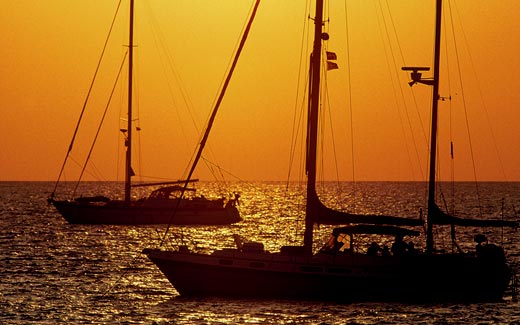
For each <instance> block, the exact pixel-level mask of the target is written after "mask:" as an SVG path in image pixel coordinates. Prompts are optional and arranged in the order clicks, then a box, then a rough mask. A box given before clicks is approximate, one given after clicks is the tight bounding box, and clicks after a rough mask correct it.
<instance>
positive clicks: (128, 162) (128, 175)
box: [125, 0, 134, 204]
mask: <svg viewBox="0 0 520 325" xmlns="http://www.w3.org/2000/svg"><path fill="white" fill-rule="evenodd" d="M129 21H130V26H129V33H128V126H127V131H126V139H125V146H126V158H125V203H127V204H128V203H129V202H130V191H131V190H130V188H131V182H132V176H133V174H134V173H133V171H132V96H133V95H132V88H133V87H132V79H133V77H132V74H133V63H134V0H130V19H129Z"/></svg>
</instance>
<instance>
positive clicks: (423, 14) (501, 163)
mask: <svg viewBox="0 0 520 325" xmlns="http://www.w3.org/2000/svg"><path fill="white" fill-rule="evenodd" d="M329 2H330V7H329V10H328V12H329V14H328V15H329V16H330V23H329V24H327V25H326V28H327V29H328V30H330V31H329V33H330V36H331V38H330V40H329V41H328V42H327V43H326V47H327V49H328V50H330V51H334V52H336V53H337V55H338V64H339V66H340V69H339V70H331V71H329V72H328V73H327V82H326V84H327V86H328V87H327V88H328V91H327V95H326V96H324V97H326V98H327V100H326V101H325V103H324V104H323V107H324V108H325V110H324V113H323V117H324V121H325V123H324V124H323V130H324V134H325V137H324V138H325V140H327V141H324V143H323V160H322V162H323V163H322V164H323V177H324V178H325V179H332V180H334V179H337V178H339V179H341V180H351V179H353V178H354V179H356V180H423V179H424V175H426V166H427V161H426V153H427V150H428V147H427V144H426V143H427V134H428V133H429V127H428V123H429V107H430V103H429V101H430V96H431V94H430V93H431V89H430V88H428V87H427V86H423V85H416V86H414V87H413V88H412V89H410V87H408V85H407V81H408V78H409V76H408V75H407V74H406V73H404V72H402V71H400V67H401V66H403V65H415V66H431V64H432V51H433V49H432V45H433V18H434V1H433V0H421V1H417V0H397V1H394V0H387V1H376V0H368V1H367V0H347V1H344V0H333V1H329ZM345 2H346V3H347V7H348V25H347V24H346V23H345V20H344V16H345ZM136 3H137V8H136V16H137V18H136V19H137V21H136V44H137V47H136V93H137V95H136V103H137V104H136V109H135V111H136V114H135V116H134V118H135V119H139V120H138V121H136V123H137V124H138V125H139V126H140V127H141V129H142V131H140V133H139V134H140V136H139V140H140V146H136V147H141V148H142V149H141V151H140V152H139V153H138V152H136V153H135V155H134V156H135V162H134V164H133V165H134V169H136V172H137V173H138V174H139V175H145V176H154V177H164V178H173V179H177V178H180V177H181V176H182V172H183V171H184V170H185V168H186V166H187V164H188V161H189V159H190V155H191V153H192V152H193V150H194V148H195V145H196V143H197V140H198V137H199V134H200V129H201V126H202V125H203V124H204V121H205V119H206V117H207V116H208V115H209V112H210V110H211V108H212V105H213V102H214V100H215V98H216V96H217V93H218V89H219V85H220V83H221V82H222V80H223V78H224V75H225V72H226V68H227V66H228V64H229V62H230V60H231V58H232V55H233V51H234V46H235V44H236V43H237V40H238V39H239V37H240V33H241V29H242V27H243V26H244V24H245V21H246V19H247V15H248V12H249V10H250V7H251V4H252V1H245V0H221V1H212V0H173V1H172V0H137V1H136ZM116 6H117V1H115V0H114V1H107V0H89V1H79V0H78V1H69V0H47V1H37V0H17V1H2V10H1V11H0V29H1V30H2V34H1V36H0V39H1V41H2V42H1V43H2V46H1V47H0V58H1V59H0V112H1V116H2V118H0V148H1V150H2V153H1V155H0V166H1V171H0V180H2V181H6V180H55V179H56V178H57V176H58V173H59V169H60V167H61V164H62V162H63V159H64V157H65V153H66V149H67V147H68V145H69V142H70V139H71V136H72V133H73V131H74V125H75V123H76V121H77V119H78V116H79V114H80V111H81V108H82V105H83V101H84V99H85V96H86V94H87V91H88V88H89V85H90V82H91V79H92V76H93V74H94V71H95V67H96V64H97V60H98V59H99V56H100V53H101V49H102V47H103V43H104V40H105V37H106V34H107V31H108V28H109V26H110V22H111V20H112V17H113V14H114V12H115V8H116ZM305 7H306V1H304V0H291V1H280V0H263V2H262V3H261V4H260V8H259V12H258V15H257V19H256V20H255V22H254V24H253V28H252V31H251V34H250V37H249V40H248V42H247V44H246V47H245V49H244V52H243V55H242V57H241V59H240V61H239V64H238V67H237V70H236V73H235V76H234V78H233V79H232V82H231V84H230V87H229V90H228V93H227V95H226V97H225V100H224V102H223V104H222V107H221V110H220V112H219V115H218V117H217V121H216V123H215V128H214V131H213V133H212V135H211V137H210V141H209V149H208V150H207V151H206V152H205V157H206V158H207V159H208V160H209V161H211V162H212V163H216V164H218V165H219V166H221V168H223V169H224V170H226V171H228V172H230V173H232V174H233V175H235V176H236V177H238V178H239V179H242V180H285V179H286V178H287V175H288V169H289V160H290V155H289V152H290V150H291V138H292V136H293V129H294V128H293V120H294V115H295V110H297V112H299V111H300V110H301V109H302V108H303V107H304V106H303V104H302V103H303V102H304V99H303V98H302V94H303V87H304V86H305V82H306V73H307V72H306V66H307V63H306V61H305V60H307V56H308V53H309V50H308V46H307V45H308V44H309V43H307V41H306V40H307V39H308V38H307V34H304V27H303V26H304V23H305V22H306V20H307V17H308V16H309V14H308V13H306V9H305ZM445 9H446V13H448V12H451V15H446V16H445V25H444V28H445V31H446V32H447V33H446V34H445V35H446V36H444V37H443V51H446V53H448V52H449V53H451V54H446V55H445V54H444V52H443V71H442V73H441V77H442V78H443V79H442V81H441V84H442V86H441V88H442V89H441V96H443V97H446V98H448V97H451V100H446V101H443V102H441V103H440V114H441V117H440V123H441V124H440V132H441V134H440V142H439V151H440V156H441V159H440V160H441V165H440V170H441V179H443V180H449V179H450V178H451V175H452V174H453V175H455V176H454V177H455V179H457V180H474V179H475V178H476V179H477V180H482V181H483V180H498V181H504V180H508V181H513V180H516V181H520V127H519V123H520V122H519V121H520V80H519V76H520V58H519V54H518V53H520V51H519V50H520V22H519V21H520V20H519V19H518V18H519V17H518V15H519V13H520V2H519V1H516V0H501V1H485V0H458V1H446V2H445ZM121 10H122V13H123V14H122V15H121V17H119V18H118V20H117V21H116V25H115V31H114V36H113V38H112V39H111V42H110V44H109V50H107V54H106V59H105V61H104V63H103V65H102V68H101V70H100V73H99V80H98V83H96V85H95V87H94V90H93V94H92V101H91V105H89V108H88V110H89V111H88V113H87V115H86V116H85V120H84V122H83V123H84V128H83V129H82V131H80V133H79V135H78V142H77V143H76V144H75V150H74V152H73V154H72V155H71V156H72V158H73V159H74V161H76V162H78V163H81V162H82V161H83V159H84V156H85V154H86V152H87V151H88V145H89V143H90V140H86V138H85V136H90V137H92V132H94V131H95V129H96V127H97V123H98V121H99V119H100V117H101V114H102V112H103V110H104V108H105V105H106V103H107V96H108V94H109V93H110V89H111V87H112V84H113V80H114V78H115V74H116V72H117V69H118V66H119V64H120V62H121V59H122V57H123V53H124V51H125V47H124V45H125V44H127V36H126V32H127V31H126V28H127V25H126V19H127V12H126V11H127V1H123V4H122V9H121ZM389 12H391V15H390V14H389ZM307 23H308V21H307ZM347 26H348V35H349V38H348V44H349V49H350V50H349V51H347V45H346V44H347V42H346V40H345V39H346V38H345V34H346V29H347ZM453 34H456V35H457V36H456V38H453V36H452V35H453ZM395 35H397V37H398V40H397V39H396V36H395ZM302 40H303V44H302ZM158 48H160V50H158ZM302 48H303V49H304V50H303V51H302ZM164 49H167V51H166V52H165V51H164ZM161 53H162V54H161ZM302 53H303V54H302ZM453 53H456V54H457V55H454V54H453ZM347 59H348V60H347ZM300 60H304V61H300ZM300 62H302V63H301V64H300ZM349 62H350V65H349ZM300 66H302V67H304V68H303V69H301V70H300V69H299V67H300ZM299 71H301V72H299ZM448 71H449V74H448ZM458 72H461V77H459V76H458ZM425 76H428V73H425ZM121 78H122V82H121V83H120V85H118V86H117V87H116V91H115V95H114V97H113V99H112V103H111V105H110V108H109V112H108V113H107V118H106V124H105V125H104V127H103V128H102V130H101V133H100V140H99V141H98V146H96V149H95V150H94V152H93V154H92V164H91V167H95V169H94V170H95V173H96V175H97V177H93V176H91V174H87V177H86V179H105V180H115V179H118V180H121V179H122V178H123V172H122V171H120V169H118V168H117V165H119V166H121V162H122V157H123V149H122V148H121V145H122V142H123V140H122V138H121V135H120V132H119V129H120V128H121V127H124V121H123V120H122V118H125V110H126V108H125V95H124V90H125V81H124V80H125V78H126V76H122V77H121ZM175 78H178V79H177V80H176V79H175ZM179 80H181V81H180V82H179ZM298 80H300V82H299V84H298ZM179 85H182V87H183V88H182V89H183V93H184V95H181V93H180V92H179V90H178V89H179ZM349 85H350V87H349ZM412 91H413V93H412ZM349 94H350V95H349ZM412 94H413V95H414V96H415V97H413V96H412ZM297 95H298V96H299V97H297ZM414 98H415V99H414ZM186 103H188V105H186ZM186 106H189V113H188V109H187V108H186ZM329 108H330V110H329ZM450 116H451V118H450ZM351 117H352V121H351ZM300 124H301V123H300ZM195 125H197V128H198V129H197V128H196V127H195ZM303 125H304V124H301V125H300V128H299V129H298V130H299V131H298V132H299V133H298V135H299V138H300V139H301V138H302V137H301V131H302V130H303V128H304V126H303ZM467 125H469V131H468V128H467ZM332 132H333V133H334V139H335V141H334V147H333V146H332V144H331V141H329V140H330V138H331V136H330V134H331V133H332ZM449 134H451V138H452V139H453V143H454V147H455V160H454V161H453V163H450V159H449V147H450V144H449V143H450V140H449V139H450V136H449ZM468 134H469V135H470V137H471V142H468V140H466V138H467V136H468ZM105 139H106V140H105ZM469 144H471V150H468V149H466V148H467V147H469V146H468V145H469ZM296 146H297V147H296V152H297V154H296V156H295V162H294V163H293V166H292V171H291V174H292V175H295V174H299V173H300V171H301V163H300V162H299V161H300V158H301V147H302V145H301V141H299V142H297V145H296ZM85 148H86V149H85ZM334 148H335V149H334ZM471 151H472V152H473V158H471V155H469V153H470V152H471ZM138 160H139V161H141V164H138V162H137V161H138ZM74 161H71V167H70V169H67V170H66V172H65V177H64V179H67V180H74V177H75V176H76V175H77V173H78V167H77V166H76V165H75V163H74ZM203 165H204V164H203ZM118 170H119V171H118ZM336 170H337V171H336ZM213 171H214V170H213ZM452 171H453V172H452ZM196 176H197V177H200V178H202V179H209V180H211V179H213V178H212V176H211V172H210V171H208V169H207V168H205V167H204V166H201V167H200V168H199V169H198V170H197V172H196ZM226 178H227V179H234V177H231V176H226Z"/></svg>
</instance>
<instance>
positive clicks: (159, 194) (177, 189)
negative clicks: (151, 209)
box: [148, 185, 196, 200]
mask: <svg viewBox="0 0 520 325" xmlns="http://www.w3.org/2000/svg"><path fill="white" fill-rule="evenodd" d="M182 190H183V187H182V186H179V185H175V186H166V187H161V188H159V189H156V190H154V191H152V193H150V196H149V197H148V199H150V200H167V199H178V198H180V197H181V193H182ZM195 191H196V190H195V189H194V188H186V189H185V192H184V193H185V194H187V193H195Z"/></svg>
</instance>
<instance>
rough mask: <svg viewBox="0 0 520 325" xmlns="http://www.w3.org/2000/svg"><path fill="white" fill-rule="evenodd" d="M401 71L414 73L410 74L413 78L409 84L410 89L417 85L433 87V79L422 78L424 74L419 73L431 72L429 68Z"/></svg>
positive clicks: (407, 68)
mask: <svg viewBox="0 0 520 325" xmlns="http://www.w3.org/2000/svg"><path fill="white" fill-rule="evenodd" d="M401 70H403V71H412V72H411V73H410V76H411V78H412V81H410V82H409V83H408V84H409V85H410V87H412V86H413V85H414V84H415V83H422V84H425V85H429V86H433V78H427V79H426V78H425V79H423V78H422V73H421V72H419V71H430V68H429V67H402V68H401Z"/></svg>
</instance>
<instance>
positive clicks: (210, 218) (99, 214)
mask: <svg viewBox="0 0 520 325" xmlns="http://www.w3.org/2000/svg"><path fill="white" fill-rule="evenodd" d="M129 9H130V15H129V22H130V23H129V33H128V34H129V41H128V60H127V62H128V113H127V114H128V117H127V119H126V120H127V121H128V125H127V127H126V129H124V130H122V131H123V132H124V133H125V136H126V139H125V146H126V155H125V183H124V200H119V199H110V198H108V197H106V196H104V195H95V196H89V197H76V198H73V199H67V200H58V199H55V193H56V189H57V187H58V183H59V180H60V177H61V174H62V173H63V167H62V170H61V172H60V177H58V181H57V182H56V186H55V188H54V191H53V192H52V194H51V196H50V198H49V199H48V201H49V203H51V204H53V205H54V207H55V208H56V209H57V210H58V211H59V213H60V214H62V215H63V217H64V218H65V219H66V220H67V221H68V222H69V223H72V224H116V225H142V224H172V225H227V224H232V223H235V222H239V221H241V220H242V219H241V217H240V212H239V211H238V208H237V204H238V197H239V196H238V194H236V193H235V194H232V195H227V196H223V197H220V198H206V197H204V196H202V195H197V194H196V192H195V191H196V190H195V188H193V187H190V188H187V187H186V186H181V184H185V183H186V184H188V183H193V182H195V181H197V180H190V182H188V183H187V182H186V181H184V180H179V181H171V182H161V183H152V184H144V183H135V184H133V183H132V177H133V176H134V172H133V170H132V144H133V142H132V139H133V138H132V134H133V132H132V130H133V128H134V126H133V117H132V116H133V115H132V108H133V85H132V83H133V77H132V74H133V59H134V47H135V46H134V0H130V5H129ZM82 115H83V114H82ZM80 121H81V119H80ZM78 126H79V122H78ZM76 130H77V128H76ZM76 133H77V131H76V132H75V134H74V137H73V140H72V142H71V145H70V146H69V151H68V153H67V157H68V154H69V153H70V151H71V149H72V145H73V143H74V138H75V135H76ZM67 157H66V158H65V162H64V164H63V166H65V163H66V161H67ZM136 186H153V187H155V190H153V191H152V192H151V193H150V194H149V196H148V197H144V198H139V199H134V198H132V187H136ZM158 186H160V187H159V188H157V187H158Z"/></svg>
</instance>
